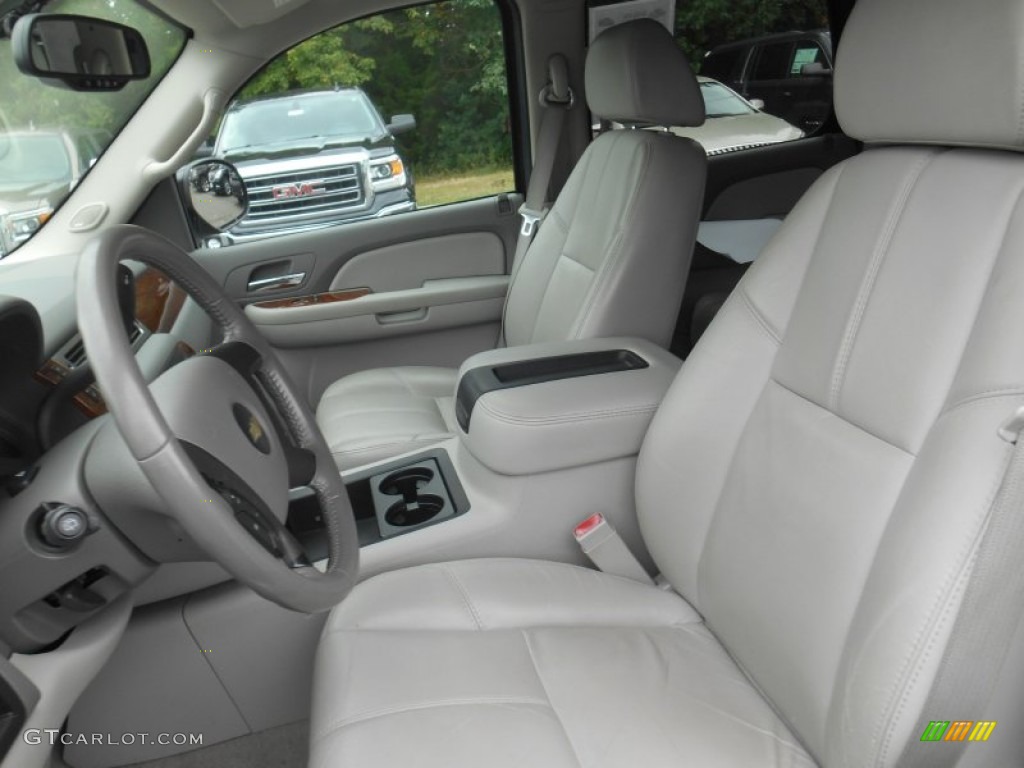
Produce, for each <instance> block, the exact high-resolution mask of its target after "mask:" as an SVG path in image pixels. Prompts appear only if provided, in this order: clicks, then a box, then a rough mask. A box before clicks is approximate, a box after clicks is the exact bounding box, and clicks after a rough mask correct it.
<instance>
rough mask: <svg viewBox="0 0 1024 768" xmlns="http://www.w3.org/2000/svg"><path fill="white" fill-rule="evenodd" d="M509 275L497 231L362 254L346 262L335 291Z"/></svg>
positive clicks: (333, 287) (395, 288) (397, 287)
mask: <svg viewBox="0 0 1024 768" xmlns="http://www.w3.org/2000/svg"><path fill="white" fill-rule="evenodd" d="M503 274H505V244H504V242H503V241H502V240H501V238H500V237H498V236H497V235H495V234H494V233H493V232H467V233H463V234H459V235H443V236H441V237H432V238H426V239H423V240H416V241H415V242H410V243H398V244H396V245H388V246H385V247H384V248H377V249H375V250H372V251H366V252H365V253H361V254H359V255H358V256H356V257H355V258H352V259H350V260H348V261H347V262H345V264H344V266H342V268H341V269H340V270H338V273H337V275H335V277H334V279H333V280H332V281H331V290H332V291H333V290H338V289H345V288H362V287H365V288H369V289H370V290H371V291H373V292H375V293H380V292H382V291H401V290H405V289H408V288H420V287H422V286H423V284H424V283H425V282H427V281H428V280H438V279H442V278H451V277H466V276H467V275H503Z"/></svg>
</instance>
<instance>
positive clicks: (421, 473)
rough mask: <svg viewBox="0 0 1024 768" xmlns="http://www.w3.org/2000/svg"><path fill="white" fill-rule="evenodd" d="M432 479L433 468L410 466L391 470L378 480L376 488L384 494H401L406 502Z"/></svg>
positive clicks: (413, 497) (414, 496)
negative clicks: (378, 483) (396, 470)
mask: <svg viewBox="0 0 1024 768" xmlns="http://www.w3.org/2000/svg"><path fill="white" fill-rule="evenodd" d="M433 479H434V472H433V470H431V469H427V468H426V467H410V468H409V469H402V470H399V471H398V472H392V473H391V474H390V475H388V476H387V477H385V478H384V479H383V480H381V481H380V485H379V486H378V488H379V489H380V492H381V493H383V494H384V495H385V496H402V497H403V498H404V499H405V500H406V501H407V502H408V501H410V500H411V499H415V498H416V496H417V495H418V494H419V491H420V489H422V488H424V487H426V486H427V485H428V484H429V483H430V481H431V480H433Z"/></svg>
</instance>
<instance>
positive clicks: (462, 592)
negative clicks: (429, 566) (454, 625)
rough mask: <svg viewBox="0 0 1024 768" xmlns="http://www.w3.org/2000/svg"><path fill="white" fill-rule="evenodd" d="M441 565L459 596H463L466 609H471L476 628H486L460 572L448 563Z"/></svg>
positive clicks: (470, 613)
mask: <svg viewBox="0 0 1024 768" xmlns="http://www.w3.org/2000/svg"><path fill="white" fill-rule="evenodd" d="M440 567H441V570H443V571H444V572H445V574H447V576H448V580H449V581H450V582H451V584H452V586H453V587H454V588H455V592H456V593H457V594H458V595H459V597H461V598H462V602H463V604H465V606H466V609H467V610H468V611H469V615H470V617H471V618H472V619H473V622H474V623H475V624H476V628H477V629H486V627H485V626H484V623H483V621H481V619H480V614H479V613H478V612H477V610H476V606H475V605H473V601H472V599H470V597H469V592H468V591H467V589H466V585H465V584H463V583H462V579H460V578H459V576H458V574H457V573H455V570H454V569H453V568H452V567H451V566H450V565H449V564H448V563H444V564H442V565H441V566H440Z"/></svg>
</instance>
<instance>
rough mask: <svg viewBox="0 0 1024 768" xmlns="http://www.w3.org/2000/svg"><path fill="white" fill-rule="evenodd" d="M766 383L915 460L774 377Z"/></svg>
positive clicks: (869, 431) (908, 453)
mask: <svg viewBox="0 0 1024 768" xmlns="http://www.w3.org/2000/svg"><path fill="white" fill-rule="evenodd" d="M768 383H769V384H775V385H776V386H778V387H779V388H780V389H783V390H785V391H786V392H789V393H790V394H791V395H793V396H794V397H798V398H800V399H801V400H803V401H804V402H805V403H808V404H809V405H812V406H814V407H815V408H820V409H821V410H823V411H825V412H826V413H829V414H831V415H832V416H834V417H835V418H837V419H839V421H841V422H843V423H844V424H846V425H848V426H850V427H852V428H853V429H856V430H859V431H861V432H863V433H864V434H865V435H867V436H868V437H873V438H874V439H875V440H877V441H878V442H880V443H884V444H885V445H888V446H889V447H890V448H895V449H896V450H897V451H899V452H900V453H904V454H906V455H907V456H910V457H911V458H914V459H916V458H917V454H916V453H913V452H912V451H909V450H907V449H906V448H904V447H902V446H899V445H896V443H893V442H891V441H889V440H886V439H885V438H884V437H882V436H881V435H876V434H875V433H874V432H872V431H871V430H869V429H865V428H864V427H863V426H861V425H860V424H857V423H855V422H852V421H850V420H849V419H848V418H846V417H845V416H843V415H841V414H838V413H836V412H835V411H832V410H829V409H828V408H826V407H825V406H823V405H822V404H821V403H816V402H814V401H813V400H811V399H810V398H809V397H806V396H805V395H801V394H800V393H799V392H797V391H796V390H795V389H793V388H791V387H789V386H787V385H786V384H783V383H782V382H781V381H779V380H778V379H776V378H775V377H774V376H770V377H769V378H768Z"/></svg>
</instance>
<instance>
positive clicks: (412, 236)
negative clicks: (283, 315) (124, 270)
mask: <svg viewBox="0 0 1024 768" xmlns="http://www.w3.org/2000/svg"><path fill="white" fill-rule="evenodd" d="M517 197H518V196H517V195H508V196H502V197H499V198H494V197H490V198H483V199H480V200H471V201H467V202H462V203H456V204H453V205H446V206H440V207H437V208H427V209H424V210H420V211H415V212H413V213H406V214H403V215H401V216H391V217H386V218H382V219H371V220H368V221H362V222H356V223H351V224H346V225H345V226H344V227H331V228H325V229H317V230H312V231H309V232H301V233H295V234H290V235H285V236H282V237H274V238H267V239H264V240H258V241H255V242H250V243H238V244H236V245H232V246H230V247H228V248H201V249H199V250H197V251H195V252H194V253H193V254H192V255H193V257H194V258H195V259H196V261H198V262H199V263H200V264H201V265H202V266H203V267H204V268H205V269H206V270H207V271H209V272H210V273H211V274H212V275H213V276H214V277H215V278H216V279H217V280H218V281H220V282H221V283H222V284H223V285H224V287H225V288H226V289H227V290H228V291H229V293H230V295H231V297H232V298H233V299H235V300H236V301H238V302H239V303H240V304H243V305H245V304H249V303H252V302H255V301H267V300H270V299H283V298H289V297H298V296H308V295H311V294H317V293H326V292H328V291H330V290H334V289H337V288H342V287H371V286H366V285H365V284H357V283H359V280H354V281H350V280H349V279H348V277H347V275H356V276H358V277H359V278H360V279H362V280H365V279H366V278H367V277H371V278H373V279H374V280H375V281H377V282H378V284H379V285H380V290H381V291H383V290H392V289H406V288H413V287H417V288H418V287H420V286H422V284H423V282H425V281H427V280H438V279H443V278H452V277H477V276H480V275H494V274H503V273H505V272H506V271H507V267H508V263H509V260H510V258H511V254H513V253H514V252H515V240H516V235H517V233H518V221H519V219H518V217H517V216H516V215H515V213H514V211H515V210H516V209H517V208H518V205H519V202H520V201H519V200H518V199H517ZM476 247H479V248H480V249H481V251H480V252H479V253H476V252H475V251H474V249H475V248H476ZM289 260H290V264H291V266H292V267H294V268H295V269H297V270H298V271H302V272H305V276H304V278H303V282H302V283H301V284H300V285H297V286H289V287H285V288H282V289H279V290H263V291H253V290H250V289H249V288H248V283H249V282H250V281H249V280H248V278H249V277H250V275H251V272H252V270H254V269H256V268H258V267H262V266H266V265H273V264H275V263H281V266H282V270H283V271H286V270H287V269H288V268H290V267H288V266H286V265H287V264H288V263H289ZM378 261H379V263H378ZM410 264H412V265H413V266H409V265H410ZM403 267H407V268H408V269H409V270H410V271H408V272H403ZM246 270H249V271H248V272H247V271H246ZM235 273H237V276H236V274H235ZM229 276H230V279H229ZM342 280H344V283H343V282H341V281H342ZM417 282H418V283H419V285H416V283H417ZM373 287H376V286H373Z"/></svg>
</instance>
